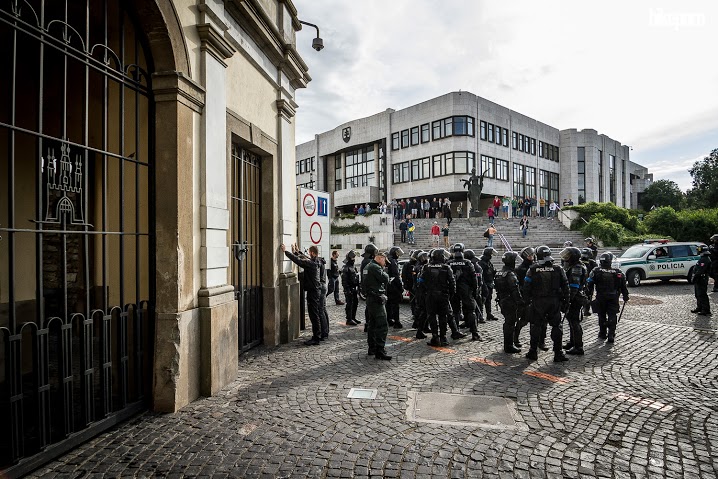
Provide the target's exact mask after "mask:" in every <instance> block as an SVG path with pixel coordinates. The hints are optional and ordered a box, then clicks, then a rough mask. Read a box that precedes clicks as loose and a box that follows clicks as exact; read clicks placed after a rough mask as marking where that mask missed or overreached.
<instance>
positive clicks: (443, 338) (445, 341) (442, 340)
mask: <svg viewBox="0 0 718 479" xmlns="http://www.w3.org/2000/svg"><path fill="white" fill-rule="evenodd" d="M439 344H441V345H442V346H448V345H449V341H448V340H447V339H446V336H442V337H440V338H439Z"/></svg>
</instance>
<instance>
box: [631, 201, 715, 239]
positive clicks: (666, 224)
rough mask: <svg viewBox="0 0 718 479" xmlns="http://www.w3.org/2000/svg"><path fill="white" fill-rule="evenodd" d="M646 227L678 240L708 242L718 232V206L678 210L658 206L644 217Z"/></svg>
mask: <svg viewBox="0 0 718 479" xmlns="http://www.w3.org/2000/svg"><path fill="white" fill-rule="evenodd" d="M644 224H645V226H646V228H647V229H648V230H649V231H651V232H653V233H657V234H658V235H662V236H671V237H673V238H675V239H676V241H703V242H706V243H707V242H708V239H709V238H710V237H711V235H713V234H716V233H718V208H713V209H704V210H681V211H676V210H674V209H673V208H671V207H670V206H666V207H662V208H656V209H655V210H653V211H651V212H650V213H648V214H647V215H646V218H645V219H644Z"/></svg>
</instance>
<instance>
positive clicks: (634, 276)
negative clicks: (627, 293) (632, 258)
mask: <svg viewBox="0 0 718 479" xmlns="http://www.w3.org/2000/svg"><path fill="white" fill-rule="evenodd" d="M626 281H627V282H628V286H633V287H636V286H640V285H641V273H639V272H638V271H636V270H635V269H634V270H632V271H629V272H628V274H627V275H626Z"/></svg>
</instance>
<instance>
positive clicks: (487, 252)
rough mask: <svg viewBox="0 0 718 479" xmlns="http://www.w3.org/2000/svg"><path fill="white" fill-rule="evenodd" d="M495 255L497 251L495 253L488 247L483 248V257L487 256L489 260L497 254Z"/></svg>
mask: <svg viewBox="0 0 718 479" xmlns="http://www.w3.org/2000/svg"><path fill="white" fill-rule="evenodd" d="M497 253H498V251H496V250H495V249H494V248H492V247H491V246H488V247H486V248H484V252H483V255H484V256H488V257H489V258H490V257H491V256H492V255H494V254H497Z"/></svg>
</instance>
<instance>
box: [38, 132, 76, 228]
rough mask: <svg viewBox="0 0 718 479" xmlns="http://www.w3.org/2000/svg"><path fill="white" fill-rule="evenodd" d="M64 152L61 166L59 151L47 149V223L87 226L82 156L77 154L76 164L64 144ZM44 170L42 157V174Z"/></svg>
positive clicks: (67, 146)
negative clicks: (84, 213)
mask: <svg viewBox="0 0 718 479" xmlns="http://www.w3.org/2000/svg"><path fill="white" fill-rule="evenodd" d="M60 150H61V151H62V155H61V156H60V164H59V165H58V162H57V158H56V157H55V150H54V149H53V148H48V149H47V182H46V185H47V186H46V189H47V193H46V195H47V196H46V198H47V200H46V201H47V212H46V213H45V223H57V224H60V223H69V224H72V225H81V226H85V225H86V224H85V220H84V215H83V211H82V204H83V201H82V194H83V183H82V181H83V180H82V156H80V155H75V161H74V162H73V161H72V160H71V159H70V146H69V145H67V144H63V145H62V147H61V148H60ZM44 171H45V158H42V172H44ZM68 194H69V195H70V196H68ZM71 197H72V198H71ZM73 199H74V200H75V201H73Z"/></svg>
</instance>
